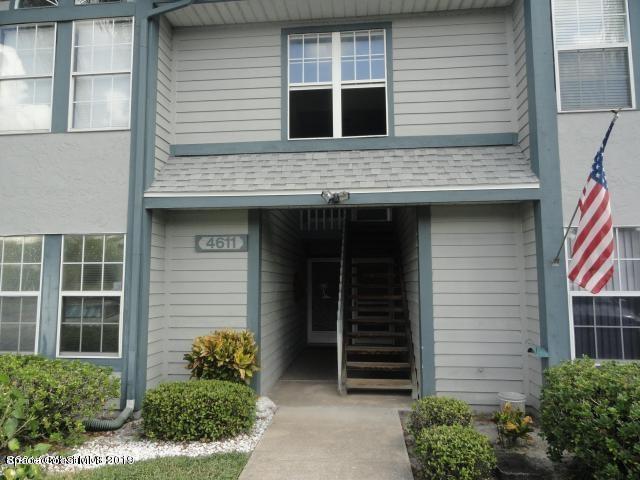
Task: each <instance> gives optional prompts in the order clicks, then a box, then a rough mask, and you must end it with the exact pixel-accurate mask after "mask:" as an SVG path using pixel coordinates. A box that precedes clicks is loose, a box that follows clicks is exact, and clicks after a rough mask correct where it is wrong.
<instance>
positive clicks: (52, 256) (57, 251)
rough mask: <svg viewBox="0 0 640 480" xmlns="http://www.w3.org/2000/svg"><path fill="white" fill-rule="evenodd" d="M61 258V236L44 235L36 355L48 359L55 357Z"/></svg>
mask: <svg viewBox="0 0 640 480" xmlns="http://www.w3.org/2000/svg"><path fill="white" fill-rule="evenodd" d="M61 258H62V235H45V236H44V254H43V257H42V285H41V287H40V292H41V293H40V327H39V331H38V353H39V354H40V355H44V356H45V357H49V358H55V356H56V342H57V338H58V302H59V301H60V261H61Z"/></svg>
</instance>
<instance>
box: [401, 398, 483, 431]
mask: <svg viewBox="0 0 640 480" xmlns="http://www.w3.org/2000/svg"><path fill="white" fill-rule="evenodd" d="M471 420H472V416H471V408H470V407H469V405H468V404H466V403H465V402H463V401H462V400H458V399H455V398H449V397H433V396H432V397H423V398H421V399H420V400H417V401H416V402H414V403H413V407H412V408H411V413H410V414H409V424H408V429H409V431H410V432H411V433H412V434H413V435H414V436H417V435H418V434H419V433H420V431H421V430H423V429H424V428H429V427H435V426H438V425H463V426H469V425H471Z"/></svg>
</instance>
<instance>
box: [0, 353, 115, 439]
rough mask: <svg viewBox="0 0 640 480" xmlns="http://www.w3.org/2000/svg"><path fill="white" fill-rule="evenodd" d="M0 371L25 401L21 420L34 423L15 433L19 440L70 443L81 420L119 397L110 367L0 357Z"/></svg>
mask: <svg viewBox="0 0 640 480" xmlns="http://www.w3.org/2000/svg"><path fill="white" fill-rule="evenodd" d="M0 372H2V373H3V375H5V376H6V377H8V378H9V379H10V382H11V385H13V386H14V387H15V388H16V389H17V390H18V391H20V392H21V394H22V395H23V396H24V398H25V399H26V403H25V404H24V406H23V409H24V412H23V415H24V417H25V418H31V419H35V420H36V421H32V422H29V424H28V426H27V427H26V428H24V429H21V430H20V431H19V432H17V433H16V438H17V439H18V440H19V441H26V442H34V441H36V440H39V439H43V438H44V439H50V440H53V441H62V440H73V439H74V437H75V436H77V434H79V433H81V432H83V431H84V427H83V425H82V420H83V419H85V418H89V417H93V416H95V415H96V414H97V413H99V412H100V410H101V409H102V407H103V406H104V404H105V402H106V401H107V400H108V399H109V398H113V397H118V396H119V394H120V387H119V381H118V379H116V378H113V377H112V376H111V369H110V368H105V367H98V366H95V365H92V364H89V363H86V362H81V361H78V360H51V359H47V358H43V357H38V356H35V355H0Z"/></svg>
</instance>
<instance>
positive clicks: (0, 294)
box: [0, 235, 45, 354]
mask: <svg viewBox="0 0 640 480" xmlns="http://www.w3.org/2000/svg"><path fill="white" fill-rule="evenodd" d="M21 236H23V237H30V236H31V235H21ZM34 236H39V237H40V238H41V239H42V245H41V247H40V288H39V289H38V291H37V292H22V291H6V292H5V291H2V290H0V297H38V300H37V303H36V338H35V342H34V344H33V353H34V354H37V353H38V346H39V342H38V339H39V337H40V308H41V299H42V275H43V270H44V269H43V267H42V266H43V264H44V242H45V236H44V235H34ZM3 238H7V237H3ZM0 258H3V259H4V243H3V244H2V255H0ZM12 264H15V263H9V265H12ZM22 264H24V246H23V247H22V258H21V259H20V265H22ZM3 273H4V268H2V269H0V285H2V275H3ZM20 284H21V285H22V268H21V269H20ZM19 342H20V339H19V337H18V346H19ZM0 353H9V352H5V351H0ZM24 353H25V354H26V352H24ZM20 354H23V352H20Z"/></svg>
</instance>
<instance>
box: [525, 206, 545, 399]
mask: <svg viewBox="0 0 640 480" xmlns="http://www.w3.org/2000/svg"><path fill="white" fill-rule="evenodd" d="M522 235H523V253H524V288H523V295H524V305H523V314H524V315H523V316H524V321H525V325H526V330H525V332H526V334H525V337H526V344H527V347H528V346H529V345H530V344H534V345H540V316H539V313H538V267H537V263H536V232H535V223H534V218H533V205H531V204H530V203H526V204H524V205H522ZM527 370H528V372H527V373H528V382H529V385H528V392H527V393H528V397H529V398H528V401H527V402H528V404H529V405H531V406H532V407H534V408H536V409H538V408H539V407H540V390H541V388H542V362H541V360H540V359H539V358H537V357H535V356H533V355H532V354H528V355H527Z"/></svg>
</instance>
